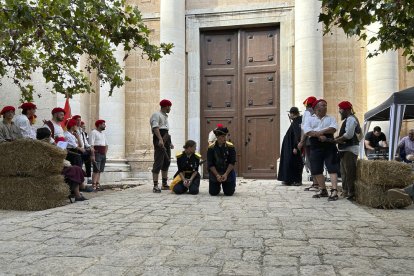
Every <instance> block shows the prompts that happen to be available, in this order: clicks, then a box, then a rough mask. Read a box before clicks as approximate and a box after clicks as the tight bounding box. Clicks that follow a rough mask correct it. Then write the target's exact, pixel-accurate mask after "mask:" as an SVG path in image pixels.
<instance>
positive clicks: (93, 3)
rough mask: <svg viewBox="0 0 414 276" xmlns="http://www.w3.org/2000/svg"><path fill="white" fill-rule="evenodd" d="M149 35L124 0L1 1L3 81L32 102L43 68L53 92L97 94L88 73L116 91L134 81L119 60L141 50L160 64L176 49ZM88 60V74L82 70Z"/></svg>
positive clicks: (0, 67) (0, 73)
mask: <svg viewBox="0 0 414 276" xmlns="http://www.w3.org/2000/svg"><path fill="white" fill-rule="evenodd" d="M149 34H150V30H149V29H148V28H147V26H146V25H145V24H144V23H143V20H142V16H141V13H140V12H139V10H138V8H137V7H132V6H129V5H126V3H125V0H0V77H4V76H7V77H9V78H12V80H13V82H14V83H15V84H16V85H17V86H18V87H19V88H20V90H21V92H22V95H21V96H22V97H21V98H22V100H28V101H30V100H33V93H34V89H33V85H32V84H30V77H31V74H32V73H33V72H34V71H35V70H37V69H41V70H42V73H43V77H44V78H45V79H46V82H51V83H52V84H53V91H52V92H58V93H63V94H67V95H69V96H71V95H74V94H79V93H86V92H93V89H92V88H91V82H90V81H89V79H88V78H87V77H86V76H85V73H86V72H89V73H90V72H91V71H96V72H97V74H98V77H99V78H100V79H101V80H102V81H103V82H106V83H109V84H110V87H111V89H110V95H111V94H112V91H113V89H114V88H115V87H120V86H122V85H123V84H124V83H125V81H128V80H130V79H129V78H128V77H123V69H122V68H121V67H120V65H119V64H118V62H117V61H116V59H115V57H114V54H113V53H114V51H115V49H116V47H117V46H118V45H123V49H124V51H125V59H126V58H127V57H128V55H129V53H130V52H131V51H133V50H137V49H141V50H142V58H147V59H148V60H150V61H156V60H159V59H160V58H161V57H162V56H163V55H165V54H169V53H170V52H171V49H172V47H173V46H172V44H165V43H161V44H160V45H159V46H158V45H154V44H152V43H150V39H149ZM81 56H85V57H87V59H88V61H87V65H86V67H85V68H84V70H85V71H83V70H80V69H79V68H78V61H79V59H80V57H81Z"/></svg>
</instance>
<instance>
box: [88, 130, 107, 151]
mask: <svg viewBox="0 0 414 276" xmlns="http://www.w3.org/2000/svg"><path fill="white" fill-rule="evenodd" d="M89 140H90V144H91V147H93V146H107V145H108V143H107V142H106V137H105V133H103V132H100V131H97V130H96V129H94V130H92V132H91V136H90V137H89Z"/></svg>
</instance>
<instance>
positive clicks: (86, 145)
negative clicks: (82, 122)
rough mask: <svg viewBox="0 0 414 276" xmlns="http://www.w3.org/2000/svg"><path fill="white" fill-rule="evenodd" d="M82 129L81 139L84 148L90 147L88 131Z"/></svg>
mask: <svg viewBox="0 0 414 276" xmlns="http://www.w3.org/2000/svg"><path fill="white" fill-rule="evenodd" d="M80 131H81V141H82V143H83V148H84V149H88V148H90V147H91V145H89V142H88V138H87V136H86V133H85V132H84V131H83V130H80Z"/></svg>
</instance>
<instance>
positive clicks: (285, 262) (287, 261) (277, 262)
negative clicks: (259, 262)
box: [263, 255, 299, 267]
mask: <svg viewBox="0 0 414 276" xmlns="http://www.w3.org/2000/svg"><path fill="white" fill-rule="evenodd" d="M298 264H299V259H298V258H297V257H287V256H281V255H264V256H263V265H264V266H293V267H296V266H297V265H298Z"/></svg>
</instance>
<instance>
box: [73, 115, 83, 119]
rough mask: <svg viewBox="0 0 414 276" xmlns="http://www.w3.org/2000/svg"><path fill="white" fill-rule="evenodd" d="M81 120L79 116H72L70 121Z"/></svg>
mask: <svg viewBox="0 0 414 276" xmlns="http://www.w3.org/2000/svg"><path fill="white" fill-rule="evenodd" d="M80 118H81V115H74V116H72V119H73V120H77V119H80Z"/></svg>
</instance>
